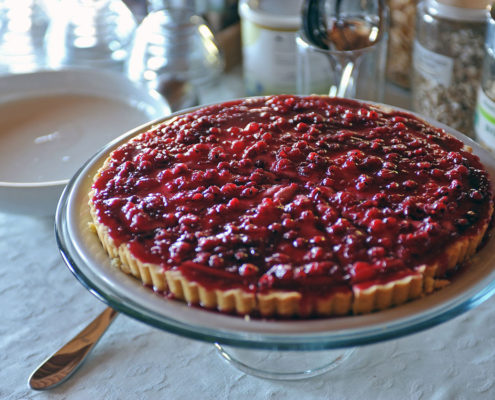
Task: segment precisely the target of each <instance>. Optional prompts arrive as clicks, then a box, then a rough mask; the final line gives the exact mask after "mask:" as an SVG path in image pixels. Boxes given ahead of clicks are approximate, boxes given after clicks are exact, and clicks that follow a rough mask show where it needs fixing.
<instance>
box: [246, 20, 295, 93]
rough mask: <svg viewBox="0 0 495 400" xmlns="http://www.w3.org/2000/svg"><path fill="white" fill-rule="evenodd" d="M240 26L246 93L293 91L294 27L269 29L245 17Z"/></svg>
mask: <svg viewBox="0 0 495 400" xmlns="http://www.w3.org/2000/svg"><path fill="white" fill-rule="evenodd" d="M241 27H242V41H243V47H242V55H243V68H244V83H245V86H246V94H247V95H248V96H254V95H265V94H281V93H294V92H295V90H296V87H295V82H296V43H295V37H296V30H297V29H294V30H281V29H272V28H270V27H264V26H260V25H257V24H255V23H253V22H251V21H247V20H243V21H242V23H241Z"/></svg>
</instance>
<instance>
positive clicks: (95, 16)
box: [46, 0, 136, 71]
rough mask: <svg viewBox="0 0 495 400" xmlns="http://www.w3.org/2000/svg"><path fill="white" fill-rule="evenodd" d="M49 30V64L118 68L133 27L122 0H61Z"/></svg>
mask: <svg viewBox="0 0 495 400" xmlns="http://www.w3.org/2000/svg"><path fill="white" fill-rule="evenodd" d="M59 8H60V10H59V11H58V12H57V13H54V14H53V23H52V25H51V27H50V29H49V30H48V33H47V38H46V43H47V52H48V53H47V58H48V64H49V66H50V67H53V68H56V67H60V66H68V65H72V66H85V67H95V68H108V69H112V70H118V71H121V70H122V68H123V64H124V61H125V60H126V58H127V56H128V49H129V46H130V43H131V41H132V37H133V34H134V31H135V28H136V21H135V19H134V16H133V15H132V13H131V11H130V10H129V9H128V8H127V6H126V5H125V4H124V3H123V1H122V0H64V1H62V2H60V3H59Z"/></svg>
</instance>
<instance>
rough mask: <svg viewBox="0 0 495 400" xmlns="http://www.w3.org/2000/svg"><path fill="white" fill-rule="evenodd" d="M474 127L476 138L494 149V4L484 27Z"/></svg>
mask: <svg viewBox="0 0 495 400" xmlns="http://www.w3.org/2000/svg"><path fill="white" fill-rule="evenodd" d="M474 128H475V131H476V140H477V141H478V142H480V143H481V144H482V145H484V146H485V147H487V148H489V149H490V150H492V151H495V6H492V9H491V12H490V18H489V19H488V26H487V29H486V40H485V61H484V62H483V72H482V74H481V84H480V87H479V90H478V104H477V107H476V117H475V124H474Z"/></svg>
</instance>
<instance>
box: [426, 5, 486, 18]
mask: <svg viewBox="0 0 495 400" xmlns="http://www.w3.org/2000/svg"><path fill="white" fill-rule="evenodd" d="M425 3H426V7H427V9H428V12H429V13H430V14H431V15H433V16H436V17H439V18H446V19H451V20H455V21H467V22H483V23H484V22H486V19H487V15H488V10H489V9H490V4H491V0H426V2H425Z"/></svg>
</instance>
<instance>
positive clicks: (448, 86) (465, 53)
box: [412, 0, 489, 137]
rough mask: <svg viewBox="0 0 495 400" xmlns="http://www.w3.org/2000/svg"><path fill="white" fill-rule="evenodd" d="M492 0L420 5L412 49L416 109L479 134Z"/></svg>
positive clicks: (438, 1) (441, 0)
mask: <svg viewBox="0 0 495 400" xmlns="http://www.w3.org/2000/svg"><path fill="white" fill-rule="evenodd" d="M488 4H489V0H425V1H422V2H421V3H419V4H418V8H417V24H416V39H415V41H414V51H413V84H412V102H413V108H414V111H416V112H418V113H420V114H422V115H424V116H427V117H431V118H433V119H436V120H438V121H440V122H443V123H444V124H446V125H449V126H450V127H452V128H454V129H457V130H459V131H460V132H462V133H464V134H466V135H468V136H471V137H473V136H474V127H473V121H474V111H475V105H476V93H477V90H478V86H479V83H480V78H481V66H482V62H483V57H484V40H485V31H486V18H487V7H488Z"/></svg>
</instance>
